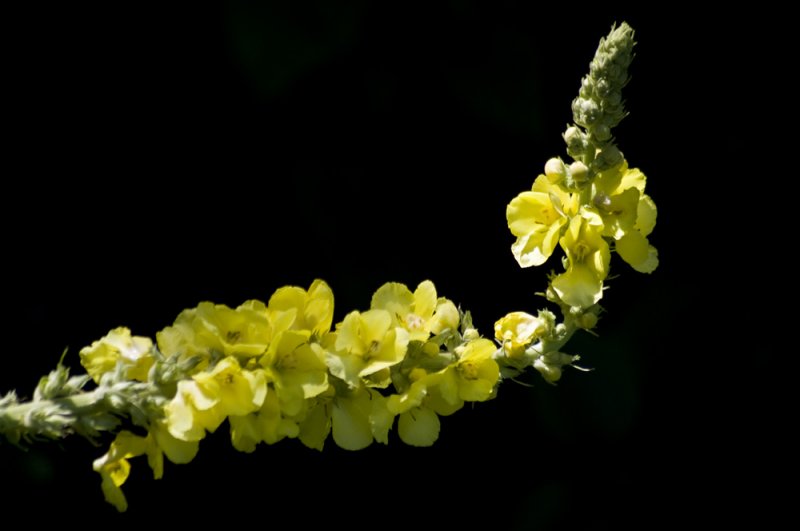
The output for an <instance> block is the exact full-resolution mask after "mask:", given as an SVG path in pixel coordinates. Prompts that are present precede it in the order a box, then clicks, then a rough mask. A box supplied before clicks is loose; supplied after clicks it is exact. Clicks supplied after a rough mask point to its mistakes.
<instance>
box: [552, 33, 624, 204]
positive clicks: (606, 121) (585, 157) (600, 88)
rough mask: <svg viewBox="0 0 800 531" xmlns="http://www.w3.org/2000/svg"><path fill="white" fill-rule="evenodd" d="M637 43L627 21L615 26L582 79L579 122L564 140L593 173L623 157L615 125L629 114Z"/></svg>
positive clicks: (577, 111) (577, 108)
mask: <svg viewBox="0 0 800 531" xmlns="http://www.w3.org/2000/svg"><path fill="white" fill-rule="evenodd" d="M634 44H635V42H634V40H633V29H632V28H631V27H630V26H629V25H628V24H627V23H625V22H623V23H622V24H620V26H619V27H615V28H612V31H611V33H609V34H608V36H606V37H605V38H603V39H601V40H600V45H599V46H598V47H597V52H596V53H595V56H594V59H593V60H592V62H591V63H590V66H589V74H588V75H586V76H585V77H584V78H583V80H582V81H581V89H580V92H579V94H578V97H577V98H575V100H573V102H572V114H573V119H574V120H575V124H576V125H573V126H569V127H568V128H567V130H566V131H565V132H564V135H563V136H564V142H566V144H567V152H568V153H569V155H570V156H571V157H573V158H574V159H575V160H579V161H582V162H583V163H585V164H586V165H587V166H588V168H589V171H590V177H591V176H592V175H594V174H595V173H597V172H601V171H605V170H608V169H610V168H613V167H615V166H617V165H619V164H620V163H621V162H622V160H623V157H622V153H621V152H620V151H619V149H617V147H616V146H614V137H613V136H612V134H611V129H613V128H614V127H616V126H617V125H618V124H619V123H620V121H622V119H623V118H624V117H625V116H626V115H627V113H626V112H625V108H624V102H623V100H622V88H623V87H624V86H625V85H626V83H627V82H628V66H630V63H631V60H632V59H633V46H634ZM570 184H572V183H570ZM574 186H575V187H576V188H580V187H581V183H580V182H575V183H574Z"/></svg>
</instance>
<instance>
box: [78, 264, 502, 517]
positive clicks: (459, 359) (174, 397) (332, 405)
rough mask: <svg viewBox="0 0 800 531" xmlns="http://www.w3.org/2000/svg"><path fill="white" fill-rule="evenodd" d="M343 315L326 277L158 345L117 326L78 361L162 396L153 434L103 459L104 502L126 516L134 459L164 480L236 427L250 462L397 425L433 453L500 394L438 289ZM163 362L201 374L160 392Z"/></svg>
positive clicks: (208, 311)
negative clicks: (279, 450)
mask: <svg viewBox="0 0 800 531" xmlns="http://www.w3.org/2000/svg"><path fill="white" fill-rule="evenodd" d="M333 309H334V305H333V293H332V291H331V290H330V288H329V287H328V285H327V284H326V283H325V282H323V281H321V280H316V281H314V283H313V284H311V287H310V288H309V289H308V290H305V289H302V288H299V287H293V286H291V287H283V288H280V289H278V290H277V291H276V292H275V293H274V294H273V295H272V297H271V298H270V299H269V301H268V302H267V303H266V304H265V303H263V302H261V301H257V300H251V301H247V302H245V303H244V304H242V305H241V306H239V307H237V308H230V307H228V306H225V305H220V304H216V305H215V304H212V303H208V302H204V303H201V304H200V305H199V306H197V307H196V308H193V309H190V310H185V311H184V312H182V313H181V314H180V315H179V316H178V318H177V319H176V321H175V323H174V324H173V325H172V326H169V327H167V328H165V329H164V330H162V331H161V332H159V333H158V334H157V336H156V344H153V343H152V342H151V341H150V340H149V339H147V338H143V337H132V336H131V334H130V331H129V330H128V329H126V328H117V329H115V330H112V331H111V332H110V333H109V334H108V335H107V336H106V337H104V338H103V339H101V340H100V341H96V342H95V343H93V344H92V345H91V346H89V347H86V348H84V349H83V350H82V351H81V353H80V354H81V361H82V363H83V365H84V367H85V368H86V369H87V371H88V372H89V374H90V375H91V376H92V378H93V379H94V380H95V381H96V382H102V381H104V378H106V376H105V375H106V374H110V373H112V372H113V373H115V374H120V373H121V374H123V375H124V377H125V378H127V379H130V380H137V381H144V382H147V381H149V380H152V382H151V383H153V384H154V385H155V384H158V385H159V386H160V387H159V388H160V389H161V391H162V392H163V394H164V401H163V410H162V411H161V414H157V415H154V416H151V418H148V419H147V421H146V424H147V425H146V426H144V427H145V428H147V430H148V433H147V435H146V436H137V435H134V434H132V433H130V432H128V431H122V432H120V433H119V434H118V435H117V437H116V439H115V440H114V442H113V443H112V444H111V448H110V449H109V451H108V453H106V454H105V455H104V456H103V457H101V458H99V459H98V460H96V461H95V464H94V468H95V470H97V471H98V472H99V473H100V474H101V476H102V478H103V482H102V486H103V492H104V493H105V495H106V499H107V500H108V501H109V502H111V503H113V504H114V505H115V506H116V507H117V508H118V509H120V510H124V508H125V507H126V502H125V497H124V495H122V492H121V490H120V486H121V485H122V484H123V483H124V481H125V480H126V479H127V477H128V473H129V470H130V464H129V462H128V459H129V458H130V457H135V456H138V455H143V454H146V455H147V458H148V462H149V463H150V465H151V467H152V469H153V473H154V476H155V477H160V476H161V474H162V470H163V456H164V455H166V457H167V459H169V460H170V461H172V462H175V463H186V462H188V461H190V460H191V459H192V458H193V457H194V455H195V454H196V453H197V450H198V443H199V441H200V440H202V439H203V438H204V437H205V436H206V434H207V433H209V432H214V431H216V430H217V429H218V428H219V427H220V426H222V425H223V423H224V422H225V421H226V420H227V421H228V425H229V427H230V435H231V441H232V444H233V446H234V447H235V448H236V449H238V450H240V451H244V452H252V451H253V450H255V448H256V446H257V445H258V444H259V443H267V444H272V443H275V442H278V441H280V440H281V439H284V438H297V439H299V440H300V441H301V442H302V443H303V444H305V445H306V446H309V447H311V448H316V449H319V450H321V449H322V448H323V445H324V444H325V441H326V439H327V438H328V435H329V434H332V435H333V440H334V442H335V443H336V444H337V445H339V446H340V447H342V448H345V449H348V450H359V449H362V448H365V447H367V446H369V445H370V444H372V442H373V441H377V442H380V443H383V444H387V443H388V441H389V431H390V430H391V429H392V426H393V425H394V420H395V418H397V419H398V422H397V431H398V434H399V436H400V439H401V440H403V441H404V442H405V443H407V444H410V445H414V446H429V445H431V444H433V443H434V442H435V441H436V439H437V438H438V436H439V429H440V424H439V416H441V415H450V414H452V413H454V412H455V411H457V410H459V409H461V408H462V407H463V406H464V404H465V403H466V402H481V401H485V400H488V399H490V398H492V397H493V396H494V393H495V389H496V385H497V383H498V380H499V378H500V368H499V365H498V363H497V362H496V361H495V359H494V354H495V352H496V350H497V348H496V346H495V344H494V343H493V342H492V341H490V340H488V339H484V338H481V337H480V336H479V334H478V333H477V331H476V330H475V329H474V328H472V327H471V323H470V318H469V316H468V314H461V312H460V311H459V310H458V309H457V308H456V306H455V304H453V302H452V301H450V300H448V299H445V298H442V297H438V295H437V293H436V288H435V287H434V285H433V283H432V282H430V281H425V282H422V283H420V284H419V286H417V288H416V289H415V290H414V291H413V292H412V291H411V290H410V289H409V288H408V287H407V286H405V285H403V284H399V283H388V284H384V285H383V286H381V287H380V288H379V289H378V290H377V291H376V292H375V294H374V295H373V297H372V302H371V305H370V308H369V309H368V310H366V311H353V312H350V313H348V314H347V315H346V316H345V317H344V319H343V320H342V322H340V323H338V324H336V325H335V326H332V322H333ZM163 358H167V359H176V360H178V361H179V362H183V363H188V366H189V367H191V369H189V370H188V371H186V372H185V373H184V374H183V375H182V378H180V379H178V380H177V381H176V382H173V383H172V384H171V385H164V384H161V383H158V382H156V381H155V379H156V375H157V371H156V368H157V367H158V366H159V364H158V363H156V361H157V360H158V359H163Z"/></svg>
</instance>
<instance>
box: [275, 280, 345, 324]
mask: <svg viewBox="0 0 800 531" xmlns="http://www.w3.org/2000/svg"><path fill="white" fill-rule="evenodd" d="M267 308H268V310H269V311H270V312H271V313H273V314H274V313H277V312H292V315H293V316H294V319H293V322H292V324H291V329H293V330H308V331H310V332H311V333H312V334H314V335H316V336H322V335H323V334H326V333H327V332H329V331H330V329H331V323H332V322H333V291H332V290H331V288H330V286H328V284H327V283H326V282H325V281H323V280H319V279H317V280H315V281H314V282H312V283H311V286H310V287H309V288H308V291H306V290H304V289H303V288H299V287H296V286H285V287H283V288H279V289H278V290H276V291H275V293H274V294H273V295H272V297H270V299H269V303H268V305H267Z"/></svg>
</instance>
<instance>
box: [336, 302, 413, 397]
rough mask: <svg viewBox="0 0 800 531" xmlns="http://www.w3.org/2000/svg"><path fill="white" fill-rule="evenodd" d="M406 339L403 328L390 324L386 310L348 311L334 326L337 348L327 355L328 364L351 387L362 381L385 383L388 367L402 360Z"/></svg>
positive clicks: (388, 378)
mask: <svg viewBox="0 0 800 531" xmlns="http://www.w3.org/2000/svg"><path fill="white" fill-rule="evenodd" d="M408 341H409V334H408V332H407V331H406V330H405V329H404V328H400V327H392V317H391V315H390V314H389V312H388V311H386V310H377V309H376V310H368V311H366V312H363V313H360V312H357V311H354V312H351V313H349V314H347V316H346V317H345V318H344V321H342V322H341V323H340V324H339V325H338V327H337V331H336V341H335V344H334V347H335V350H336V351H335V352H333V353H328V355H327V364H328V368H329V369H330V371H331V374H333V375H334V376H336V377H337V378H341V379H342V380H344V381H345V382H347V384H348V385H349V386H350V387H358V386H359V385H360V384H361V383H362V381H363V383H365V384H368V385H369V386H371V387H381V388H383V387H387V386H388V385H389V383H391V378H390V374H389V368H390V367H392V366H393V365H396V364H398V363H400V362H401V361H403V357H404V356H405V354H406V348H407V347H408Z"/></svg>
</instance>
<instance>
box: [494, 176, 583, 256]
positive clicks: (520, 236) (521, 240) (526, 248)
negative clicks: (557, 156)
mask: <svg viewBox="0 0 800 531" xmlns="http://www.w3.org/2000/svg"><path fill="white" fill-rule="evenodd" d="M578 205H579V203H578V194H577V193H569V192H566V191H564V189H563V188H561V185H559V184H557V183H553V182H551V181H550V179H548V178H547V177H546V176H545V175H539V176H538V177H537V178H536V180H535V181H534V182H533V187H532V189H531V191H530V192H522V193H521V194H519V195H518V196H517V197H515V198H514V199H512V200H511V203H509V204H508V207H507V208H506V219H507V220H508V228H509V229H510V230H511V233H512V234H513V235H514V236H516V237H517V241H516V242H514V244H513V245H512V246H511V252H512V253H513V254H514V258H516V259H517V262H518V263H519V265H520V266H522V267H531V266H538V265H542V264H543V263H545V261H547V259H548V258H549V257H550V255H551V254H553V251H554V250H555V248H556V245H557V244H558V239H559V237H560V236H561V231H562V228H563V227H564V226H565V225H566V224H567V222H568V221H569V219H568V216H571V215H574V214H575V213H576V212H577V210H578Z"/></svg>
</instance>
